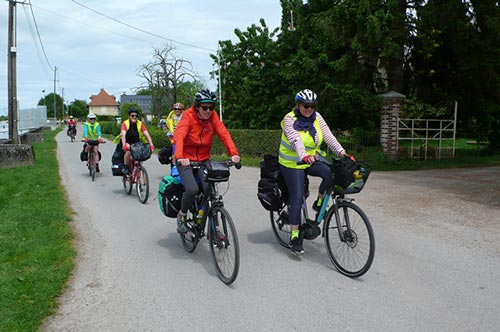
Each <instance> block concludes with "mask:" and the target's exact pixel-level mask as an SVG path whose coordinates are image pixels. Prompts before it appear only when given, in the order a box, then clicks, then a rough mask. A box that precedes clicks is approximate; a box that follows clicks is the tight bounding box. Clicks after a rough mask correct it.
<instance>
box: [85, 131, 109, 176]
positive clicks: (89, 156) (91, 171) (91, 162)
mask: <svg viewBox="0 0 500 332" xmlns="http://www.w3.org/2000/svg"><path fill="white" fill-rule="evenodd" d="M102 143H106V142H104V141H103V142H102ZM86 144H87V145H88V146H90V148H89V152H88V153H87V168H88V170H89V175H90V177H91V178H92V182H94V180H95V173H96V165H95V160H94V146H99V144H100V142H99V141H98V140H94V139H91V140H88V141H87V142H86ZM99 160H101V153H100V152H99Z"/></svg>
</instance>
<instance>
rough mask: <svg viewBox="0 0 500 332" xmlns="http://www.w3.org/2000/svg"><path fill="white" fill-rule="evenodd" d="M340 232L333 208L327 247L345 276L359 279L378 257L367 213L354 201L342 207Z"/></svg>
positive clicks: (342, 203)
mask: <svg viewBox="0 0 500 332" xmlns="http://www.w3.org/2000/svg"><path fill="white" fill-rule="evenodd" d="M338 211H339V217H340V221H339V224H340V232H341V234H342V235H343V237H344V239H343V240H341V238H340V235H339V227H338V225H337V222H336V220H335V212H334V208H333V207H332V208H330V210H329V211H328V215H327V217H326V224H325V230H326V234H325V246H326V249H327V252H328V256H329V257H330V260H331V261H332V263H333V265H334V266H335V268H336V269H337V270H338V271H339V272H340V273H342V274H344V275H346V276H348V277H351V278H356V277H360V276H362V275H363V274H365V273H366V272H367V271H368V269H370V266H371V265H372V262H373V258H374V256H375V236H374V234H373V229H372V226H371V224H370V221H369V220H368V217H367V216H366V214H365V213H364V212H363V210H361V208H360V207H358V206H357V205H355V204H354V203H352V202H347V201H341V202H339V204H338Z"/></svg>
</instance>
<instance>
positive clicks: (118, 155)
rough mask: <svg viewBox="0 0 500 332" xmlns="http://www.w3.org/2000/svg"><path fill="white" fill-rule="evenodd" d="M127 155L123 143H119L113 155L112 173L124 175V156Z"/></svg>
mask: <svg viewBox="0 0 500 332" xmlns="http://www.w3.org/2000/svg"><path fill="white" fill-rule="evenodd" d="M124 156H125V151H123V149H122V143H121V142H120V143H118V144H117V145H116V148H115V152H113V155H112V156H111V173H112V174H113V176H122V175H123V169H124V167H125V164H124V162H123V157H124Z"/></svg>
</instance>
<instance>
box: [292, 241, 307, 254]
mask: <svg viewBox="0 0 500 332" xmlns="http://www.w3.org/2000/svg"><path fill="white" fill-rule="evenodd" d="M290 248H291V249H292V253H294V254H295V255H302V254H303V253H304V248H303V247H302V240H301V239H300V237H295V238H293V239H292V240H290Z"/></svg>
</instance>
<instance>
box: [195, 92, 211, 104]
mask: <svg viewBox="0 0 500 332" xmlns="http://www.w3.org/2000/svg"><path fill="white" fill-rule="evenodd" d="M194 101H195V102H196V103H214V104H215V102H216V101H217V96H216V95H215V92H212V91H210V90H209V89H204V90H200V91H198V92H197V93H196V95H195V96H194Z"/></svg>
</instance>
